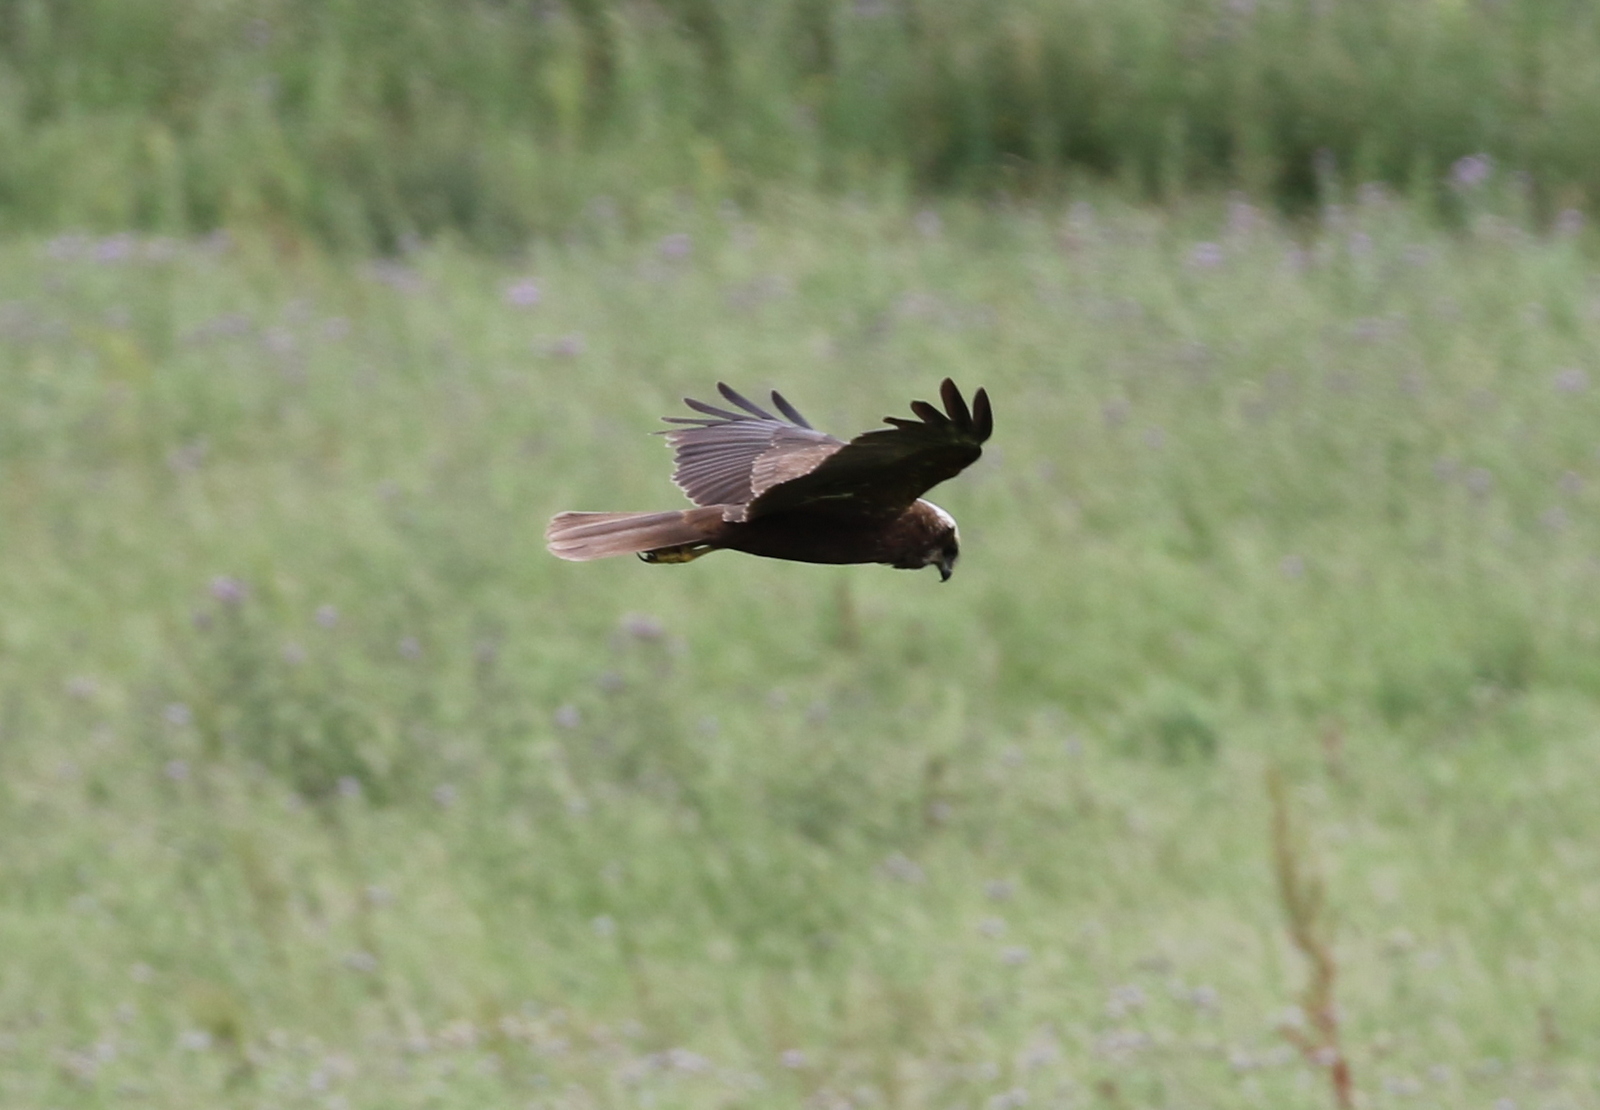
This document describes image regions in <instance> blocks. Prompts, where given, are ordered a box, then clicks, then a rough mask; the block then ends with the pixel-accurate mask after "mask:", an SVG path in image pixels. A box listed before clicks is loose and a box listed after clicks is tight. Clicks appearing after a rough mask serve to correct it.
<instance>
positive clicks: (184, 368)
mask: <svg viewBox="0 0 1600 1110" xmlns="http://www.w3.org/2000/svg"><path fill="white" fill-rule="evenodd" d="M1528 226H1529V225H1528V224H1527V222H1526V221H1525V220H1523V219H1522V218H1521V217H1520V216H1518V215H1517V214H1516V213H1514V212H1511V211H1509V210H1507V211H1497V210H1496V209H1495V206H1494V204H1492V203H1490V202H1489V201H1487V200H1485V201H1483V202H1482V206H1481V207H1480V208H1473V209H1470V210H1468V211H1466V212H1465V213H1464V215H1463V227H1464V230H1463V231H1461V232H1460V233H1459V234H1453V235H1446V234H1444V233H1442V232H1439V231H1437V230H1433V229H1432V225H1431V224H1429V223H1427V222H1421V221H1418V220H1415V219H1413V218H1412V216H1411V215H1410V214H1409V213H1408V210H1407V209H1406V208H1405V207H1404V206H1403V205H1401V204H1399V203H1397V202H1394V201H1392V200H1390V199H1388V198H1387V197H1386V196H1385V195H1384V194H1383V193H1382V192H1381V191H1380V190H1375V189H1370V190H1367V191H1366V192H1364V193H1363V195H1362V196H1361V197H1360V198H1355V199H1353V200H1352V202H1351V203H1350V204H1349V205H1347V206H1346V207H1344V208H1342V209H1331V210H1328V211H1326V212H1325V213H1324V214H1323V216H1322V218H1321V219H1320V221H1319V222H1317V223H1316V224H1307V225H1304V226H1295V227H1286V226H1284V225H1281V224H1279V223H1277V222H1275V221H1274V220H1272V219H1270V218H1268V217H1267V216H1265V215H1263V214H1262V213H1261V212H1260V211H1258V210H1256V209H1254V208H1251V207H1250V206H1248V205H1246V204H1243V203H1241V202H1235V203H1233V204H1230V205H1226V206H1223V205H1220V204H1218V205H1215V206H1196V207H1194V208H1192V209H1188V210H1180V211H1175V212H1172V213H1168V214H1165V215H1157V214H1153V213H1151V212H1149V211H1145V210H1138V209H1127V208H1120V207H1117V206H1115V205H1112V204H1109V203H1106V204H1100V205H1098V206H1091V205H1088V204H1079V205H1077V206H1075V207H1071V208H1069V209H1064V210H1059V211H1058V210H1035V209H1019V210H983V209H979V208H977V207H974V206H964V205H954V206H951V207H948V208H944V209H942V210H941V211H940V212H938V213H935V212H932V211H926V212H920V213H918V212H913V211H908V210H902V209H900V208H898V207H894V206H891V205H877V204H868V203H866V202H860V203H844V204H831V205H822V204H817V203H813V202H811V201H808V200H805V199H804V198H799V197H797V198H790V199H787V200H786V199H783V198H781V197H773V198H772V199H770V201H769V202H768V203H767V204H765V205H763V206H762V208H761V210H760V211H759V212H750V213H746V214H740V213H738V212H736V211H733V210H731V209H721V210H706V211H700V210H695V209H692V208H683V209H675V208H661V209H658V210H655V211H653V212H649V213H645V214H644V215H642V216H638V217H637V218H636V222H629V223H627V224H624V223H623V222H622V221H621V220H620V219H619V218H618V216H617V215H616V213H615V212H614V211H613V210H612V209H610V208H608V207H607V206H605V205H604V204H598V205H595V206H592V207H591V208H590V210H589V212H588V214H587V215H586V216H585V218H584V219H583V220H582V221H580V222H578V223H576V224H574V225H573V227H572V228H571V229H570V230H569V231H568V232H567V233H566V234H565V235H563V236H561V237H557V238H552V239H551V240H549V241H544V242H540V243H537V244H536V245H534V246H533V247H532V248H530V249H529V250H528V251H527V252H526V254H525V255H523V256H521V257H518V258H515V259H508V260H502V261H486V260H484V259H483V258H481V257H475V256H472V255H470V254H466V253H462V252H458V251H456V250H453V249H451V248H449V247H447V246H438V247H434V248H429V249H426V250H422V251H418V252H415V253H412V254H410V255H407V256H404V257H401V258H398V259H394V260H390V261H384V262H378V263H366V262H351V261H346V262H335V261H330V260H328V259H326V258H324V257H323V256H321V255H319V254H317V253H314V252H310V251H307V250H304V249H298V250H296V249H293V241H289V240H284V239H281V238H273V237H271V236H264V237H263V238H261V239H252V238H248V237H243V238H235V239H232V240H229V239H226V238H213V239H209V240H166V239H156V238H138V237H131V236H115V237H110V238H85V237H72V236H67V237H60V238H54V239H48V240H46V239H42V238H41V239H37V240H33V241H23V242H9V243H6V244H4V245H3V246H0V384H3V387H4V394H5V398H6V400H5V403H4V404H3V405H0V467H3V482H0V952H3V953H4V957H3V959H0V1105H3V1106H5V1107H17V1108H30V1110H31V1108H45V1107H51V1108H68V1107H100V1106H108V1107H109V1106H160V1107H164V1108H166V1107H170V1108H175V1110H177V1108H185V1107H195V1108H199V1107H216V1106H244V1107H263V1108H266V1107H284V1108H289V1107H326V1108H329V1110H333V1108H338V1107H352V1108H353V1107H373V1108H380V1107H381V1108H393V1107H440V1108H448V1107H463V1108H467V1107H471V1108H480V1107H499V1106H506V1107H541V1108H544V1107H548V1108H554V1107H566V1108H573V1110H578V1108H587V1107H634V1106H639V1107H645V1106H654V1107H663V1108H665V1107H712V1106H723V1107H752V1108H754V1107H807V1108H813V1110H823V1108H842V1107H847V1106H848V1107H860V1108H868V1107H877V1106H882V1107H896V1108H921V1107H941V1108H942V1107H950V1108H957V1107H961V1108H965V1107H984V1108H988V1110H1000V1108H1005V1107H1022V1106H1062V1107H1091V1106H1100V1107H1107V1108H1112V1110H1116V1108H1123V1107H1126V1108H1133V1107H1172V1108H1175V1110H1176V1108H1192V1107H1219V1108H1221V1107H1229V1108H1232V1107H1260V1108H1263V1110H1266V1108H1272V1110H1280V1108H1290V1107H1325V1106H1330V1105H1332V1104H1333V1102H1332V1099H1333V1096H1332V1093H1331V1088H1330V1083H1329V1077H1328V1074H1327V1069H1326V1068H1325V1067H1324V1066H1323V1065H1322V1063H1320V1062H1319V1060H1326V1059H1327V1058H1328V1057H1326V1056H1323V1057H1319V1058H1318V1059H1311V1058H1309V1057H1310V1056H1313V1055H1315V1054H1314V1053H1302V1052H1301V1051H1299V1050H1298V1049H1297V1048H1296V1047H1295V1044H1294V1043H1293V1041H1292V1037H1291V1036H1290V1035H1286V1034H1285V1032H1284V1028H1285V1027H1288V1028H1289V1030H1290V1034H1293V1033H1294V1032H1295V1031H1296V1030H1297V1029H1298V1030H1299V1031H1300V1032H1301V1033H1302V1034H1303V1035H1305V1036H1307V1037H1311V1036H1312V1033H1310V1032H1307V1031H1306V1028H1305V1016H1306V1015H1305V1013H1304V1012H1303V1010H1297V1009H1296V1007H1297V1005H1299V1004H1300V1002H1301V1000H1302V999H1303V998H1304V997H1305V996H1304V991H1305V984H1306V982H1307V977H1308V964H1307V962H1306V960H1305V959H1304V956H1303V953H1301V952H1300V951H1297V949H1296V948H1295V947H1294V946H1293V945H1292V944H1291V943H1290V939H1289V932H1288V929H1287V927H1286V921H1285V910H1284V902H1285V899H1284V897H1283V892H1282V890H1280V887H1279V885H1278V882H1277V880H1276V879H1275V876H1274V859H1275V854H1276V855H1277V857H1278V858H1280V860H1282V859H1285V858H1286V859H1287V861H1288V865H1292V868H1296V869H1300V870H1301V871H1303V872H1304V873H1305V874H1307V875H1312V876H1320V879H1321V882H1322V883H1323V885H1324V888H1325V891H1326V910H1325V912H1324V913H1323V914H1322V915H1321V916H1320V917H1317V918H1316V919H1315V920H1314V921H1310V922H1306V921H1304V919H1303V923H1306V924H1309V925H1310V926H1311V927H1312V928H1313V930H1314V931H1318V935H1320V936H1322V937H1324V938H1329V939H1330V943H1331V945H1332V950H1333V952H1334V954H1335V956H1336V958H1337V976H1336V979H1335V981H1334V984H1333V997H1334V999H1335V1000H1336V1002H1337V1006H1338V1013H1339V1014H1340V1015H1341V1017H1342V1022H1343V1024H1342V1027H1341V1036H1342V1045H1343V1051H1344V1052H1345V1053H1346V1054H1347V1056H1348V1059H1349V1062H1350V1066H1351V1068H1352V1071H1353V1075H1354V1079H1355V1086H1356V1089H1357V1091H1358V1093H1359V1096H1360V1101H1361V1105H1363V1106H1366V1107H1391V1106H1393V1107H1422V1106H1437V1107H1484V1108H1489V1107H1496V1108H1499V1110H1509V1108H1511V1107H1518V1108H1523V1110H1530V1108H1539V1110H1545V1108H1551V1110H1554V1108H1558V1107H1559V1108H1578V1107H1585V1106H1595V1105H1600V1070H1597V1068H1596V1065H1595V1063H1594V1061H1595V1060H1596V1059H1600V1051H1597V1050H1600V1016H1597V1015H1600V943H1597V942H1600V926H1597V924H1596V921H1597V910H1600V860H1597V858H1596V855H1595V852H1594V842H1595V838H1596V836H1597V834H1600V815H1597V814H1600V811H1597V810H1596V808H1595V805H1594V801H1593V797H1592V795H1593V788H1592V784H1593V783H1594V781H1595V776H1596V774H1597V772H1600V746H1597V745H1596V743H1595V736H1596V732H1597V729H1600V702H1597V696H1600V651H1597V649H1600V591H1597V588H1596V587H1597V584H1600V560H1597V557H1596V554H1595V552H1596V551H1597V548H1600V545H1597V540H1600V527H1597V524H1596V507H1597V504H1600V455H1597V450H1596V448H1597V442H1596V437H1595V434H1594V429H1595V427H1596V416H1597V411H1596V406H1597V405H1600V381H1597V380H1596V375H1597V374H1600V367H1597V366H1596V365H1595V362H1594V352H1595V350H1596V349H1597V345H1600V268H1597V267H1596V265H1595V264H1594V263H1593V261H1592V260H1590V259H1589V258H1588V257H1586V255H1585V253H1584V251H1583V249H1582V248H1583V244H1582V242H1581V241H1580V240H1579V239H1575V238H1573V237H1570V236H1568V237H1565V238H1563V237H1561V236H1558V235H1554V234H1548V233H1546V232H1544V231H1529V230H1527V227H1528ZM945 375H950V376H952V377H954V378H955V379H956V380H957V381H958V382H959V383H961V384H962V385H963V386H964V387H967V388H969V389H970V388H975V387H976V386H978V385H986V386H987V387H988V388H989V389H990V391H991V393H992V394H993V396H994V399H995V406H996V420H997V432H996V437H995V440H994V441H993V444H992V447H991V450H990V451H989V452H988V454H987V455H986V456H985V458H984V460H983V461H982V462H981V463H980V464H979V465H978V466H977V467H975V468H974V469H973V470H972V471H971V472H969V473H968V474H967V475H965V476H963V478H962V479H961V480H960V481H958V482H955V483H952V484H951V485H950V486H949V487H948V488H947V489H943V490H941V491H940V493H939V494H938V499H939V500H940V502H941V503H942V504H944V505H945V506H946V507H947V508H949V509H950V510H951V511H952V512H953V513H954V514H955V515H956V516H957V518H958V519H959V520H960V521H961V522H962V527H963V535H964V538H965V545H964V558H963V561H962V565H961V567H960V568H959V570H958V571H957V574H956V576H955V578H954V579H953V581H952V582H950V583H949V584H947V585H940V584H939V583H938V581H937V577H936V576H935V575H934V574H933V573H932V572H926V573H923V574H910V573H905V572H896V571H891V570H888V569H884V568H874V567H855V568H822V567H808V566H799V565H789V564H781V563H774V562H766V561H761V560H755V559H748V558H745V557H742V556H738V555H733V554H719V555H715V556H713V557H710V558H706V559H703V560H701V561H699V562H696V563H695V564H693V565H691V566H687V567H646V566H643V565H640V564H639V563H637V562H635V561H631V560H626V561H616V562H612V563H606V564H595V565H586V566H574V565H568V564H562V563H559V562H558V561H556V560H555V559H553V558H550V557H549V556H547V555H546V554H545V553H544V551H543V545H542V539H541V533H542V530H543V527H544V522H545V520H546V518H547V517H548V515H549V514H550V513H551V512H553V511H555V510H558V509H566V508H591V509H605V508H616V509H622V508H641V509H643V508H655V507H662V508H665V507H670V506H674V505H676V504H678V503H680V498H679V495H678V494H677V492H676V491H675V490H674V489H673V488H672V487H671V486H670V484H669V482H668V481H667V473H668V462H669V459H668V455H667V452H666V451H665V449H664V447H663V445H662V444H661V443H660V441H658V440H653V439H652V438H651V437H649V436H648V435H647V434H646V433H647V432H648V431H651V430H653V429H655V428H657V427H660V425H659V424H658V423H657V422H656V417H657V416H659V415H661V414H663V413H668V412H671V411H673V410H674V409H675V408H676V407H677V398H678V397H679V396H681V395H682V394H684V393H686V392H693V393H696V394H700V395H704V394H706V393H707V392H708V391H709V390H710V389H711V388H712V386H713V383H714V382H715V381H716V380H718V379H726V380H728V381H730V382H732V383H734V384H736V385H738V386H740V387H748V388H750V389H760V388H763V387H770V386H777V387H780V388H782V389H783V390H784V391H785V393H786V394H787V395H788V396H789V397H790V398H791V399H792V400H794V401H795V402H796V404H797V405H798V406H799V407H800V408H801V409H802V411H804V412H805V413H806V414H807V415H808V416H809V417H811V419H812V420H813V422H815V423H817V424H818V425H819V426H821V427H824V428H827V429H829V430H832V431H835V432H836V433H842V434H850V433H853V432H855V431H857V430H860V429H863V428H866V427H868V426H871V425H872V424H873V423H875V422H876V421H877V419H878V418H879V417H880V416H882V415H884V414H887V413H899V412H903V411H904V408H905V402H906V401H907V400H908V399H909V398H911V397H925V398H926V397H930V396H932V395H933V394H934V393H935V392H936V389H937V383H938V381H939V379H940V378H941V377H943V376H945ZM1271 768H1278V769H1279V771H1280V773H1281V775H1282V776H1283V779H1284V781H1286V782H1287V784H1288V789H1287V791H1286V794H1287V798H1288V813H1289V816H1290V818H1291V819H1292V821H1293V824H1294V827H1295V829H1297V830H1298V832H1296V833H1295V834H1293V835H1291V836H1279V837H1278V838H1276V839H1275V838H1274V837H1273V835H1272V833H1271V828H1272V821H1271V816H1272V815H1271V811H1270V807H1269V802H1268V798H1269V793H1268V789H1267V786H1266V777H1267V774H1268V772H1269V769H1271ZM1305 881H1306V882H1307V883H1309V882H1311V881H1312V880H1311V879H1309V878H1308V879H1306V880H1305Z"/></svg>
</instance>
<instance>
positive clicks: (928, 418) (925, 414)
mask: <svg viewBox="0 0 1600 1110" xmlns="http://www.w3.org/2000/svg"><path fill="white" fill-rule="evenodd" d="M911 411H912V412H914V413H916V414H917V415H918V416H920V417H922V420H923V423H925V424H932V425H933V426H934V427H935V428H942V427H944V426H945V425H946V424H948V423H950V418H949V417H948V416H946V415H945V414H944V413H942V412H940V411H939V410H938V409H936V408H934V407H933V406H932V405H930V404H928V402H926V401H912V402H911Z"/></svg>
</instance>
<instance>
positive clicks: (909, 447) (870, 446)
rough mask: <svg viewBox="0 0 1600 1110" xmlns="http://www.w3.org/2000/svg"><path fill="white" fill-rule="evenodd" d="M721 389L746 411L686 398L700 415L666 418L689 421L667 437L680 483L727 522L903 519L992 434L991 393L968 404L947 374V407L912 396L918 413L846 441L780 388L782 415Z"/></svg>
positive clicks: (943, 391)
mask: <svg viewBox="0 0 1600 1110" xmlns="http://www.w3.org/2000/svg"><path fill="white" fill-rule="evenodd" d="M717 390H718V392H720V393H721V394H722V396H723V397H725V398H726V399H727V400H728V401H729V403H731V404H733V405H735V406H737V407H738V408H739V409H740V410H742V411H740V412H731V411H729V410H727V409H720V408H716V407H715V406H712V405H708V404H706V403H705V402H704V401H695V400H692V399H690V398H685V399H684V403H685V404H686V405H688V406H689V407H690V408H691V409H693V410H694V411H695V412H698V413H701V414H702V415H701V416H698V417H685V416H679V417H672V416H669V417H665V418H664V419H666V420H667V421H668V422H669V423H672V424H686V425H689V427H687V428H674V429H673V430H671V431H669V432H665V433H663V434H664V435H665V436H666V437H667V440H668V442H670V443H671V444H672V446H673V447H674V448H675V449H676V452H677V454H676V467H675V468H674V470H673V474H672V480H673V482H675V483H676V484H677V486H678V488H679V489H681V490H683V492H684V493H686V494H688V495H689V499H690V500H691V501H693V502H694V503H695V504H697V505H720V506H722V507H723V516H724V519H726V520H732V521H743V520H751V519H754V518H755V517H758V516H766V515H769V514H771V513H777V512H785V511H789V510H794V509H808V510H815V511H818V512H826V513H827V514H828V515H831V516H858V517H893V516H898V515H899V514H900V513H902V512H904V511H905V510H906V509H907V508H909V507H910V505H911V503H912V502H913V501H915V500H916V499H917V498H919V497H921V496H922V495H923V494H924V493H926V492H927V491H928V490H930V489H932V488H933V487H934V486H936V485H938V484H939V483H940V482H942V481H944V480H945V479H947V478H953V477H955V476H956V475H957V474H959V473H961V471H962V470H964V469H966V468H967V467H968V466H971V465H972V464H973V463H974V462H976V461H977V459H978V456H979V455H981V454H982V453H983V447H982V445H983V442H984V440H986V439H988V438H989V436H990V434H991V433H992V432H993V431H994V415H993V413H992V411H991V410H990V407H989V395H988V393H986V392H985V391H984V390H981V389H980V390H978V392H977V393H976V394H975V395H974V396H973V399H972V402H973V403H972V408H970V409H969V408H968V407H967V402H966V400H965V399H964V398H963V397H962V396H961V391H960V390H959V389H957V388H956V386H955V383H954V382H952V381H951V380H950V379H949V378H946V379H945V380H944V382H943V384H942V385H941V386H940V387H939V391H940V395H941V396H942V397H943V399H944V408H945V411H944V412H940V411H939V410H938V409H936V408H934V407H933V406H932V405H930V404H928V403H927V402H926V401H913V402H911V411H912V412H913V413H915V414H916V416H917V417H918V419H916V420H907V419H905V418H903V417H896V416H890V417H886V418H885V421H886V423H888V424H891V425H893V427H890V428H880V429H878V430H877V431H872V432H865V433H863V434H861V435H859V436H857V437H856V438H855V439H852V440H851V441H850V442H848V443H846V442H845V441H844V440H841V439H838V438H836V437H834V436H830V435H827V434H825V433H823V432H819V431H817V430H816V429H814V428H812V427H811V425H810V423H808V422H807V421H806V418H805V417H803V416H801V415H800V413H799V412H798V411H797V410H796V409H795V407H794V406H793V405H791V404H790V403H789V402H788V401H786V400H784V398H783V397H782V396H781V395H780V394H778V393H773V394H772V403H773V405H774V406H775V407H776V408H777V409H778V411H779V412H781V413H782V414H783V416H782V417H778V416H774V415H773V414H772V413H770V412H768V411H766V410H765V409H763V408H761V407H760V406H759V405H756V404H755V403H754V402H752V401H749V400H747V399H746V398H745V397H743V396H741V395H740V394H738V393H737V392H735V391H734V390H733V389H731V388H730V387H728V386H727V385H725V384H723V383H721V382H719V383H717Z"/></svg>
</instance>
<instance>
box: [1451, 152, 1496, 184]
mask: <svg viewBox="0 0 1600 1110" xmlns="http://www.w3.org/2000/svg"><path fill="white" fill-rule="evenodd" d="M1493 173H1494V159H1493V158H1490V157H1489V156H1488V155H1487V154H1469V155H1467V156H1466V157H1465V158H1457V159H1456V161H1455V163H1454V164H1453V165H1452V166H1451V167H1450V184H1452V185H1454V186H1455V187H1456V188H1457V189H1461V190H1467V189H1476V188H1477V187H1478V186H1480V185H1482V184H1483V183H1484V182H1485V181H1488V180H1489V178H1490V176H1491V175H1492V174H1493Z"/></svg>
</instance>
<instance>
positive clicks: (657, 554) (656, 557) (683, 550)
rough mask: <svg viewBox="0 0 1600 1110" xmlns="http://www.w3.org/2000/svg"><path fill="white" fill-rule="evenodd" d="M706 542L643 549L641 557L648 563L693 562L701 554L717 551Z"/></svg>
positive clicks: (640, 553)
mask: <svg viewBox="0 0 1600 1110" xmlns="http://www.w3.org/2000/svg"><path fill="white" fill-rule="evenodd" d="M715 550H716V548H714V547H712V546H711V545H710V544H705V543H686V544H682V545H680V546H678V547H658V548H656V549H655V550H654V551H641V552H639V558H641V559H643V560H644V561H645V562H647V563H692V562H694V561H695V560H696V559H698V558H700V556H702V555H705V554H708V553H710V552H712V551H715Z"/></svg>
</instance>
